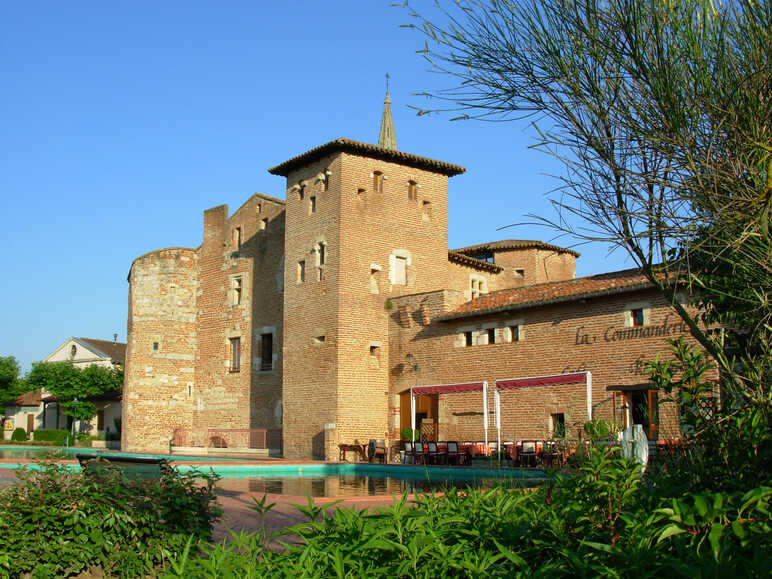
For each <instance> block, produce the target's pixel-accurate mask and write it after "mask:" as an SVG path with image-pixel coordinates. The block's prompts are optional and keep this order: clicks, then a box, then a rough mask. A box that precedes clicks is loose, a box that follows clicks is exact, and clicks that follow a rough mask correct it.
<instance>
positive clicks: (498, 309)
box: [123, 94, 685, 459]
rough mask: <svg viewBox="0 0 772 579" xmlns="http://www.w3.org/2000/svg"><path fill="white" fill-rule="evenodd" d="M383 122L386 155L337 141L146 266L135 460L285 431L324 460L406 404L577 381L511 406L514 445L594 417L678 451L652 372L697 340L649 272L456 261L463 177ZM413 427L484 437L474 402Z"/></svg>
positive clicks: (534, 251) (286, 442)
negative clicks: (197, 435)
mask: <svg viewBox="0 0 772 579" xmlns="http://www.w3.org/2000/svg"><path fill="white" fill-rule="evenodd" d="M389 107H390V104H389V101H388V94H387V101H386V106H385V110H384V116H383V121H382V125H381V138H380V139H379V143H378V145H371V144H366V143H361V142H357V141H353V140H349V139H337V140H334V141H331V142H329V143H326V144H323V145H321V146H319V147H316V148H313V149H311V150H309V151H307V152H305V153H303V154H301V155H298V156H296V157H293V158H291V159H289V160H287V161H285V162H283V163H281V164H279V165H277V166H275V167H272V168H271V169H269V171H270V172H271V173H272V174H274V175H280V176H283V177H285V178H286V194H285V199H284V200H282V199H278V198H274V197H270V196H267V195H262V194H255V195H253V196H252V197H250V198H249V199H248V200H247V201H246V203H244V205H242V206H241V207H240V208H239V209H238V210H237V211H236V212H234V213H233V214H232V215H229V214H228V208H227V206H220V207H215V208H212V209H209V210H207V211H205V212H204V228H203V241H202V244H201V245H200V246H199V247H198V248H195V249H191V248H178V247H173V248H167V249H161V250H158V251H154V252H151V253H148V254H146V255H143V256H141V257H138V258H137V259H136V260H135V261H134V262H133V264H132V266H131V270H130V273H129V278H128V281H129V319H128V350H127V358H126V382H125V390H124V428H123V448H124V450H130V451H162V450H168V449H169V444H170V441H171V440H172V438H173V437H174V436H175V431H178V432H181V431H183V430H188V431H194V430H200V431H204V430H208V431H211V430H213V429H220V431H221V432H222V433H224V434H223V435H222V436H223V437H226V435H227V436H230V437H231V440H228V441H223V442H224V443H227V444H228V445H230V446H232V445H234V444H236V445H245V444H246V442H244V441H243V440H242V441H237V440H236V439H237V438H238V437H239V433H247V432H248V431H249V430H250V429H268V430H272V429H281V438H282V442H283V454H284V456H286V457H288V458H309V457H316V458H328V459H329V458H334V457H337V444H338V443H351V442H354V441H355V440H358V441H360V442H363V441H367V440H369V439H372V438H385V439H388V440H396V439H398V438H399V430H400V428H401V427H405V426H409V425H410V423H411V410H410V389H411V388H412V387H415V386H422V385H423V386H425V385H440V384H457V383H465V382H477V381H487V382H489V383H490V384H491V385H493V384H494V383H495V381H496V380H501V379H507V378H515V377H524V376H542V375H554V374H565V373H568V372H575V371H579V370H582V371H589V372H591V374H592V376H593V379H592V384H591V387H588V386H587V385H586V384H584V383H582V384H578V383H573V384H572V383H564V384H558V385H555V384H552V385H529V386H527V387H518V388H514V389H509V390H506V391H503V392H502V394H501V407H502V417H503V419H502V438H504V439H507V440H511V439H520V438H530V437H545V436H547V435H550V434H551V433H554V432H555V431H556V430H557V429H560V430H561V431H562V430H563V429H566V430H569V431H571V430H572V429H576V428H578V427H579V425H580V424H582V423H583V422H584V421H586V420H587V419H588V417H589V415H592V416H593V417H601V418H607V419H609V420H614V421H616V422H618V423H624V422H631V421H638V422H645V423H647V426H649V431H650V434H652V435H654V436H664V435H665V433H666V434H667V436H675V435H676V434H677V432H676V431H677V417H676V416H675V415H674V414H673V412H668V411H665V410H663V411H662V412H659V413H658V412H657V408H658V406H659V405H658V404H657V403H656V393H654V395H653V397H652V392H651V391H650V390H649V387H648V385H647V383H646V379H645V378H644V376H643V375H642V370H641V364H642V362H643V361H645V360H648V359H651V358H653V356H654V355H655V354H657V353H658V352H660V351H663V350H664V349H665V348H666V341H665V340H666V337H673V336H676V335H680V334H683V333H685V328H684V327H683V326H682V325H681V324H680V321H679V320H678V319H677V317H676V316H675V313H674V312H673V311H672V309H671V308H670V307H669V306H668V304H666V303H665V302H664V301H663V300H662V298H661V297H659V296H658V295H657V294H656V293H655V292H654V291H653V290H652V288H651V286H650V285H649V284H648V283H647V282H646V280H645V279H644V278H643V277H642V276H641V275H639V274H638V273H637V272H633V271H624V272H615V273H610V274H605V275H601V276H592V277H589V278H579V279H577V278H575V264H576V258H577V257H578V254H577V253H576V252H574V251H572V250H570V249H565V248H561V247H558V246H555V245H551V244H548V243H543V242H540V241H528V240H501V241H496V242H492V243H486V244H481V245H475V246H472V247H466V248H461V249H456V250H449V249H448V179H449V178H450V177H452V176H454V175H458V174H460V173H462V172H464V170H465V169H464V168H463V167H461V166H459V165H454V164H451V163H446V162H443V161H437V160H434V159H428V158H425V157H421V156H418V155H413V154H409V153H405V152H402V151H399V150H398V149H397V147H396V140H395V138H394V128H393V124H392V122H391V114H390V108H389ZM650 409H651V410H650ZM416 414H417V415H418V419H419V421H420V420H425V421H426V422H427V424H428V423H430V421H432V420H433V421H434V422H435V424H436V427H435V428H436V430H435V435H436V436H439V437H440V438H442V439H458V440H481V439H482V422H483V421H482V409H481V406H480V402H479V395H478V394H476V393H472V392H468V393H460V394H455V395H445V394H432V395H428V396H421V397H420V398H419V399H418V404H417V406H416ZM245 436H246V434H245ZM204 444H206V441H204Z"/></svg>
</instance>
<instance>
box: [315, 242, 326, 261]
mask: <svg viewBox="0 0 772 579" xmlns="http://www.w3.org/2000/svg"><path fill="white" fill-rule="evenodd" d="M317 252H318V253H317V256H318V259H319V265H320V266H322V265H324V264H325V263H327V244H326V243H323V242H321V241H320V242H319V245H318V247H317Z"/></svg>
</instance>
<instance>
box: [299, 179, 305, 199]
mask: <svg viewBox="0 0 772 579" xmlns="http://www.w3.org/2000/svg"><path fill="white" fill-rule="evenodd" d="M305 195H306V184H305V183H300V184H299V185H298V201H303V199H304V198H305Z"/></svg>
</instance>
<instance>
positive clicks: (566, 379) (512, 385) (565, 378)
mask: <svg viewBox="0 0 772 579" xmlns="http://www.w3.org/2000/svg"><path fill="white" fill-rule="evenodd" d="M586 380H587V372H574V373H572V374H553V375H551V376H533V377H530V378H510V379H508V380H496V388H498V389H499V390H514V389H516V388H530V387H532V386H556V385H558V384H574V383H577V382H582V383H584V382H585V381H586Z"/></svg>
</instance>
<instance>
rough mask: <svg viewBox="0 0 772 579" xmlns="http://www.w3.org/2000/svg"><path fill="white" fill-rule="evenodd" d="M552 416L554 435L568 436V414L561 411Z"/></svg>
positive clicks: (555, 436)
mask: <svg viewBox="0 0 772 579" xmlns="http://www.w3.org/2000/svg"><path fill="white" fill-rule="evenodd" d="M550 416H551V417H552V436H553V437H554V438H564V437H565V436H566V415H565V414H563V413H562V412H559V413H556V414H551V415H550Z"/></svg>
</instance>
